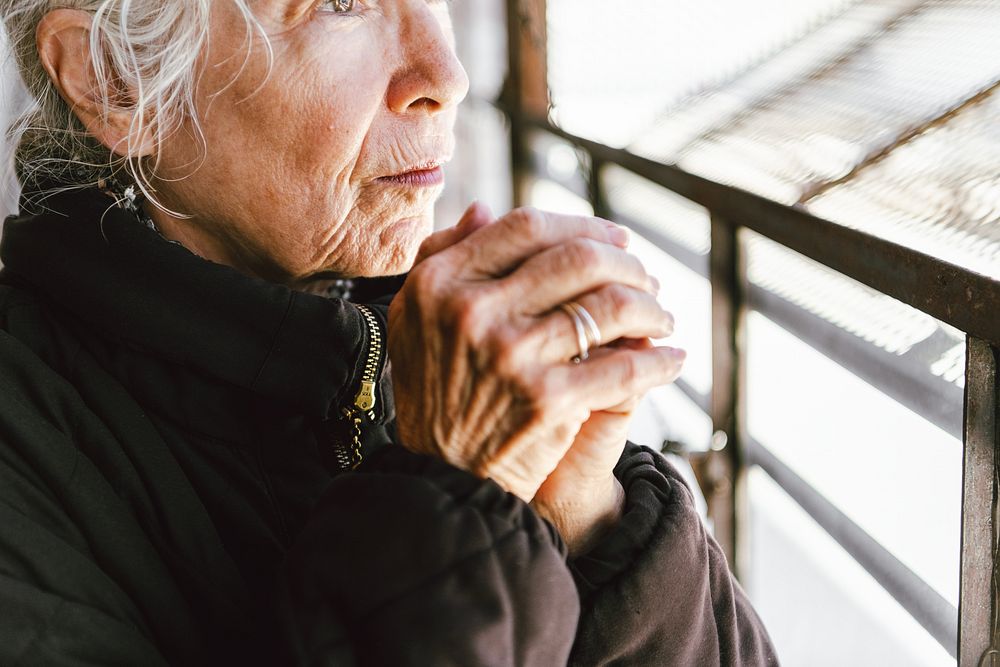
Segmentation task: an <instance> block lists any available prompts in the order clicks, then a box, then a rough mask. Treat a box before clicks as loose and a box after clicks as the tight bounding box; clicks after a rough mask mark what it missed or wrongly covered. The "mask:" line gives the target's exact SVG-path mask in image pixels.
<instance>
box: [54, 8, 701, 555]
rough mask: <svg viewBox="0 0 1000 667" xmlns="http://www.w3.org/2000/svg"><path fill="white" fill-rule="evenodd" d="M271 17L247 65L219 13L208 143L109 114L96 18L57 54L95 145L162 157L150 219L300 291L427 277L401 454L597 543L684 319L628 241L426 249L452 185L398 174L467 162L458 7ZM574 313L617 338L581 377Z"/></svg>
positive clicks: (395, 323) (67, 33) (538, 219)
mask: <svg viewBox="0 0 1000 667" xmlns="http://www.w3.org/2000/svg"><path fill="white" fill-rule="evenodd" d="M251 4H252V6H253V9H254V11H255V13H256V15H257V16H258V18H259V20H260V23H261V26H262V28H263V30H264V32H265V33H266V34H267V37H268V40H269V42H270V44H271V48H272V53H273V61H270V62H269V60H268V58H267V51H266V49H265V48H264V46H263V45H262V44H261V43H260V40H259V39H258V40H257V41H256V43H255V44H254V45H253V48H252V49H251V50H250V52H249V55H247V51H246V47H247V42H246V26H245V23H244V20H243V18H242V17H241V16H240V15H239V14H238V13H237V11H236V9H235V8H234V7H233V6H232V4H231V3H228V2H216V3H213V9H212V17H211V21H210V26H209V30H210V40H209V44H210V48H209V50H208V51H207V53H205V54H203V57H202V61H203V62H202V73H201V76H200V79H199V85H198V89H197V94H196V106H197V108H198V109H199V113H200V120H201V125H200V127H201V132H202V133H203V136H204V142H202V141H200V140H198V138H197V133H196V132H195V130H194V127H193V126H192V125H191V124H190V123H189V124H188V125H187V126H186V127H184V128H182V130H181V131H179V132H176V133H173V134H171V135H169V136H166V137H160V138H159V139H158V140H157V139H155V138H154V139H150V138H149V137H146V136H143V137H132V141H131V142H127V141H126V139H128V138H129V134H128V133H129V132H130V131H131V130H130V117H129V114H128V113H127V112H125V111H115V112H112V113H111V114H108V113H105V110H104V109H103V108H102V107H101V105H100V104H98V103H97V102H95V100H96V99H98V96H96V95H94V91H93V84H94V80H93V77H92V71H91V69H90V67H89V65H88V61H87V53H88V50H87V40H88V32H89V28H90V21H91V18H92V17H91V15H90V14H88V13H87V12H82V11H77V10H70V9H60V10H55V11H53V12H51V13H50V14H48V15H47V16H46V17H45V19H44V20H43V21H42V23H41V24H40V25H39V28H38V31H37V37H38V46H39V52H40V55H41V56H42V61H43V64H44V65H45V67H46V69H47V71H48V73H49V75H50V77H51V78H52V80H53V81H54V82H55V84H56V86H57V87H58V88H59V90H60V93H61V94H62V95H63V97H64V99H66V100H67V101H68V102H69V103H70V104H71V105H72V106H73V109H74V111H75V113H76V114H77V115H78V117H79V118H80V120H81V121H82V122H83V123H84V125H85V126H86V127H87V129H88V131H89V132H90V133H91V134H93V135H94V136H95V137H97V138H98V139H99V140H100V141H101V142H103V143H104V144H105V145H106V146H108V147H109V148H110V149H112V150H115V151H118V150H121V147H122V146H127V145H131V146H133V150H135V151H136V152H135V153H134V154H133V156H134V157H138V158H145V159H147V161H148V162H149V163H150V164H153V163H154V160H153V159H152V158H154V157H155V158H156V159H155V165H156V167H155V172H154V174H155V182H154V184H155V187H156V191H157V194H158V197H159V200H160V202H161V203H162V205H163V206H164V208H157V207H154V206H150V205H147V207H146V208H147V213H149V215H150V216H151V217H152V218H153V219H154V221H155V222H156V224H157V227H158V228H159V229H160V231H161V233H163V234H164V235H165V236H166V237H168V238H171V239H173V240H177V241H179V242H180V243H182V244H183V245H185V246H186V247H188V248H189V249H191V250H192V251H193V252H195V253H197V254H199V255H201V256H202V257H205V258H206V259H209V260H212V261H215V262H218V263H222V264H227V265H230V266H233V267H235V268H237V269H238V270H240V271H242V272H244V273H246V274H248V275H252V276H258V277H262V278H265V279H267V280H271V281H274V282H279V283H284V284H287V285H290V286H293V287H296V288H299V289H307V288H309V286H310V285H312V284H314V283H316V282H317V281H318V280H321V279H326V278H329V277H337V276H379V275H390V274H396V273H402V272H404V271H406V270H408V269H410V267H411V266H412V267H413V271H412V273H411V275H410V278H409V280H408V281H407V282H406V285H405V286H404V288H403V290H402V292H401V293H400V295H399V297H398V298H397V299H396V301H395V302H394V303H393V306H392V308H391V310H390V322H389V326H390V328H389V354H390V359H391V362H392V367H393V378H394V382H395V389H394V391H395V398H396V404H397V411H398V415H399V424H400V433H401V435H402V442H403V445H404V446H406V447H409V448H411V449H413V450H415V451H419V452H423V453H426V454H431V455H434V456H439V457H442V458H444V459H445V460H447V461H449V462H450V463H452V464H454V465H456V466H458V467H460V468H463V469H466V470H469V471H471V472H472V473H474V474H477V475H480V476H482V477H490V478H493V479H495V480H496V481H497V482H498V483H500V484H501V485H502V486H503V487H504V488H506V489H508V490H509V491H511V492H512V493H515V494H517V495H518V496H520V497H521V498H523V499H524V500H526V501H532V502H533V503H534V506H535V507H536V509H537V510H538V511H539V512H540V513H541V514H543V515H544V516H546V517H547V518H549V519H550V520H551V521H552V522H553V523H554V524H555V525H556V527H557V528H558V529H559V530H560V531H561V532H562V534H563V536H564V537H565V538H566V540H567V542H568V543H569V545H570V548H571V550H572V551H575V552H580V551H582V550H585V549H586V548H587V546H588V545H589V544H590V543H591V542H592V541H593V540H594V539H595V537H596V536H598V535H599V533H600V532H601V530H603V528H604V527H606V526H608V525H610V524H612V523H613V522H614V521H615V519H616V518H617V516H618V515H619V513H620V511H621V506H622V490H621V487H620V486H619V485H618V484H617V482H616V481H615V480H614V477H613V476H612V474H611V470H612V468H613V466H614V464H615V462H616V461H617V459H618V457H619V455H620V454H621V451H622V448H623V447H624V443H625V433H626V430H627V427H628V422H629V418H630V416H631V409H632V407H634V405H635V402H636V398H637V397H638V396H640V395H641V394H642V393H643V392H645V391H646V390H647V389H649V388H650V387H652V386H654V385H657V384H662V383H666V382H670V381H672V380H673V379H674V378H675V377H676V375H677V373H678V372H679V369H680V366H681V363H682V361H683V354H682V353H679V351H674V350H671V349H670V348H661V349H655V348H652V347H651V346H650V345H649V343H648V338H649V337H661V336H664V335H668V334H669V333H670V331H671V330H672V326H673V321H672V318H671V317H670V315H669V314H668V313H666V312H664V311H663V310H662V309H661V308H660V307H659V305H658V304H657V303H656V301H655V298H654V296H653V293H655V291H656V286H655V284H654V283H653V281H652V280H651V279H650V278H649V276H648V275H647V274H646V272H645V271H644V270H643V268H642V267H641V265H640V264H639V263H638V261H637V260H635V259H634V258H633V257H631V256H629V255H628V254H627V253H626V252H625V251H624V250H623V248H624V246H625V245H627V237H626V235H625V234H624V232H623V230H620V229H618V228H617V227H616V226H614V225H611V224H610V223H606V222H604V221H601V220H597V219H595V218H579V217H568V216H555V215H551V214H542V213H539V212H537V211H531V210H518V211H514V212H511V213H509V214H507V215H505V216H501V217H500V218H499V219H498V220H496V219H494V216H493V215H492V214H491V213H489V212H488V211H486V210H485V209H483V208H482V207H477V206H473V207H472V208H470V210H469V211H468V212H467V214H466V216H465V217H464V218H463V220H462V221H461V223H460V224H459V225H457V226H456V227H454V228H452V229H449V230H446V231H444V232H440V233H438V234H435V235H432V236H430V237H429V238H428V235H429V234H430V232H431V229H432V227H433V204H434V201H435V200H436V198H437V197H438V196H439V194H440V192H441V188H442V184H441V183H440V182H437V181H435V182H422V183H419V184H417V183H415V182H413V181H406V180H405V179H404V180H400V178H399V176H400V175H405V174H406V173H411V172H412V171H413V170H414V169H417V168H423V167H426V166H428V165H438V164H442V163H444V162H446V161H447V160H448V159H449V158H450V156H451V152H452V149H453V142H454V135H453V125H454V120H455V109H456V106H457V105H458V103H459V102H460V101H461V100H462V98H463V97H464V96H465V94H466V93H467V90H468V80H467V78H466V74H465V72H464V70H463V69H462V67H461V65H460V64H459V63H458V61H457V59H456V57H455V53H454V35H453V33H452V27H451V22H450V18H449V15H448V9H447V4H446V3H445V2H444V1H443V0H368V1H367V2H363V1H361V0H358V2H357V3H356V5H357V6H356V8H355V9H353V10H352V11H350V12H347V13H339V12H337V11H336V10H335V7H334V5H333V3H332V2H324V1H317V0H308V1H305V0H259V1H258V2H254V3H251ZM165 209H166V210H165ZM425 239H426V241H425ZM421 243H423V245H422V246H421ZM418 251H419V256H418ZM570 299H576V300H577V301H579V302H580V303H581V304H582V305H583V306H584V307H585V308H587V310H588V311H589V312H591V313H592V314H593V316H594V319H595V320H596V321H597V323H598V325H599V327H600V329H601V331H602V332H603V334H604V337H603V340H602V341H601V343H602V345H603V347H601V349H598V350H595V351H594V354H593V357H592V359H590V360H588V361H586V362H584V363H582V364H580V365H578V366H575V365H573V364H570V363H568V361H567V360H568V359H569V358H570V357H572V356H573V355H574V354H576V353H577V349H576V345H577V342H576V336H575V330H574V328H573V325H572V322H571V320H570V319H569V317H567V316H566V314H565V313H563V312H561V311H559V310H554V309H556V308H557V306H558V305H559V304H560V303H563V302H565V301H567V300H570Z"/></svg>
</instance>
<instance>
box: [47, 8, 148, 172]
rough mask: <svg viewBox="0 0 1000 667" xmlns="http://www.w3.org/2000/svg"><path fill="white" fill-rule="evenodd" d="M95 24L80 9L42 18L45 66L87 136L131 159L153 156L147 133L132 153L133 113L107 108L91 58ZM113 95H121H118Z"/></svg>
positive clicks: (113, 94)
mask: <svg viewBox="0 0 1000 667" xmlns="http://www.w3.org/2000/svg"><path fill="white" fill-rule="evenodd" d="M92 25H93V15H92V14H90V13H88V12H85V11H82V10H79V9H55V10H53V11H51V12H49V13H48V14H46V15H45V16H43V17H42V20H41V21H39V23H38V27H37V28H36V30H35V46H36V48H37V49H38V56H39V58H40V59H41V63H42V67H44V68H45V71H46V72H47V73H48V75H49V78H50V79H52V83H53V84H55V87H56V89H57V90H58V91H59V94H60V95H61V96H62V98H63V99H64V100H65V101H66V103H67V104H68V105H69V106H70V108H71V109H72V110H73V113H74V114H76V117H77V118H79V119H80V122H82V123H83V126H84V127H85V128H86V129H87V132H88V133H89V134H91V135H92V136H93V137H94V138H96V139H97V140H98V141H99V142H101V144H103V145H104V146H106V147H107V148H108V150H110V151H112V152H113V153H116V154H118V155H122V156H127V157H143V156H146V155H151V154H152V153H153V151H154V142H153V138H152V134H153V133H152V132H151V131H150V130H148V129H147V130H146V131H145V132H144V133H143V136H142V137H141V138H137V137H132V148H131V151H130V150H129V134H130V133H131V131H132V128H131V122H132V112H130V111H128V110H127V109H121V108H118V107H116V106H114V105H112V106H111V107H110V108H109V109H107V110H106V109H105V108H104V104H103V103H102V97H103V96H102V95H101V94H100V91H98V90H97V78H96V76H95V74H94V65H93V62H92V61H91V59H90V30H91V26H92ZM125 92H126V93H127V91H125ZM109 94H110V96H111V98H112V99H116V98H120V97H121V94H120V93H117V94H116V91H109Z"/></svg>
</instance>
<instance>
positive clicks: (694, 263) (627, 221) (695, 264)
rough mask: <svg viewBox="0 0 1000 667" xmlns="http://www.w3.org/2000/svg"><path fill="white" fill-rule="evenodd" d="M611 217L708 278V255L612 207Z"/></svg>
mask: <svg viewBox="0 0 1000 667" xmlns="http://www.w3.org/2000/svg"><path fill="white" fill-rule="evenodd" d="M611 219H612V220H613V221H614V222H617V223H618V224H619V225H624V226H625V227H629V228H631V229H633V230H635V231H636V232H638V234H639V235H640V236H642V237H643V238H645V239H646V240H647V241H649V242H650V243H652V244H653V245H655V246H656V247H658V248H659V249H660V250H662V251H663V252H665V253H667V254H668V255H670V256H671V257H672V258H674V259H675V260H677V261H678V262H680V263H681V264H683V265H684V266H686V267H687V268H689V269H691V270H692V271H694V272H695V273H697V274H698V275H699V276H701V277H702V278H705V279H708V255H702V254H700V253H697V252H695V251H694V250H691V249H690V248H688V247H686V246H683V245H681V244H680V243H678V242H677V241H675V240H673V239H672V238H670V237H669V236H667V235H666V234H664V233H663V232H661V231H659V230H657V229H656V228H655V227H652V226H650V225H647V224H646V223H644V222H642V221H640V220H636V219H635V218H633V217H631V216H627V215H622V214H620V213H615V212H614V210H613V209H612V214H611Z"/></svg>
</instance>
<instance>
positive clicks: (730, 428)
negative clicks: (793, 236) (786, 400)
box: [696, 215, 746, 575]
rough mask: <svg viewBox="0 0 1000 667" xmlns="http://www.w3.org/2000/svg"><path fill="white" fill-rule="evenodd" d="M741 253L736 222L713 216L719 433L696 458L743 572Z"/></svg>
mask: <svg viewBox="0 0 1000 667" xmlns="http://www.w3.org/2000/svg"><path fill="white" fill-rule="evenodd" d="M744 273H745V272H744V271H743V266H742V253H741V251H740V243H739V237H738V229H737V227H736V226H735V225H733V224H731V223H730V222H729V221H727V220H723V219H722V218H719V217H718V216H714V215H713V216H712V249H711V253H710V255H709V278H710V280H711V283H712V401H711V417H712V424H713V428H714V429H715V435H714V436H713V437H712V449H711V451H710V452H709V453H708V454H706V455H705V456H704V457H702V458H701V460H699V461H697V462H696V463H697V470H698V477H699V482H700V483H701V485H702V490H703V491H704V493H705V498H706V500H707V502H708V515H709V518H710V519H711V520H712V523H713V525H714V527H715V538H716V540H718V542H719V545H720V546H721V547H722V549H723V551H724V552H725V554H726V557H727V558H728V559H729V565H730V567H731V568H732V569H733V571H734V572H735V573H736V574H737V575H739V573H740V571H741V570H742V569H743V565H744V563H743V562H742V561H743V560H744V558H743V557H742V554H741V548H740V540H739V538H738V528H739V523H740V521H739V519H740V510H741V508H742V506H743V505H744V503H741V502H740V496H741V494H742V492H743V491H742V486H743V485H742V484H741V481H740V478H741V476H742V474H743V465H744V464H743V451H742V444H743V440H744V434H743V432H742V429H743V421H744V420H743V419H742V415H741V409H742V396H743V391H742V389H743V385H744V382H743V366H744V365H743V363H742V358H741V352H742V350H743V347H744V346H743V341H742V335H743V329H744V327H743V320H744V311H745V294H746V290H745V288H744V284H743V281H744Z"/></svg>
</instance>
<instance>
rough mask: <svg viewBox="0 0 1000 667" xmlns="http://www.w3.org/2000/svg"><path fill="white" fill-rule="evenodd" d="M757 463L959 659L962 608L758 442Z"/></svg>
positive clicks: (749, 453) (752, 451)
mask: <svg viewBox="0 0 1000 667" xmlns="http://www.w3.org/2000/svg"><path fill="white" fill-rule="evenodd" d="M746 461H747V464H748V465H758V466H760V467H761V468H762V469H763V470H764V472H766V473H767V474H768V476H769V477H770V478H771V479H773V480H774V481H775V482H776V483H777V484H778V486H780V487H781V488H782V489H784V491H785V493H787V494H788V495H789V496H790V497H791V498H792V499H793V500H794V501H795V502H796V503H798V505H799V506H800V507H801V508H802V509H803V510H805V511H806V513H807V514H808V515H809V516H811V517H812V518H813V520H814V521H815V522H816V523H817V524H819V525H820V527H821V528H823V530H825V531H826V532H827V533H828V534H829V535H830V537H832V538H833V539H834V540H835V541H836V542H837V544H839V545H840V546H841V547H843V548H844V550H845V551H846V552H847V553H849V554H850V555H851V557H853V558H854V560H856V561H857V562H858V564H859V565H861V567H863V568H864V569H865V570H866V571H867V572H868V574H870V575H871V576H872V578H873V579H875V581H877V582H878V583H879V585H880V586H882V588H884V589H885V590H886V592H887V593H889V595H891V596H892V597H893V599H895V600H896V602H898V603H899V604H900V606H902V607H903V609H905V610H906V611H907V612H908V613H909V614H910V616H912V617H913V618H914V620H916V621H917V622H918V623H919V624H920V625H921V626H922V627H923V628H924V629H925V630H926V631H927V632H928V633H929V634H930V635H931V636H932V637H934V639H935V640H937V642H938V643H939V644H941V646H943V647H944V649H945V650H946V651H948V654H949V655H951V656H952V657H953V658H955V657H957V655H958V610H957V609H955V607H954V606H952V604H951V603H949V602H948V601H947V600H945V599H944V598H943V597H941V594H940V593H938V592H937V591H936V590H934V589H933V588H931V586H930V585H929V584H927V582H925V581H924V580H923V579H921V578H920V577H918V576H917V575H916V574H915V573H914V572H913V571H912V570H911V569H910V568H908V567H907V566H906V565H904V564H903V563H902V562H900V561H899V559H898V558H896V557H895V556H893V555H892V554H891V553H890V552H889V551H888V550H887V549H886V548H885V547H883V546H882V545H881V544H879V543H878V542H877V541H876V540H875V539H874V538H873V537H872V536H871V535H869V534H868V533H867V532H865V531H864V530H863V529H862V528H861V527H860V526H858V525H857V524H856V523H854V522H853V521H852V520H851V519H850V518H849V517H848V516H847V515H846V514H844V513H843V512H841V511H840V510H839V509H837V507H836V506H834V505H833V503H831V502H830V501H829V500H827V499H826V498H824V497H823V496H822V495H821V494H820V493H819V492H817V491H816V490H815V489H814V488H813V487H812V486H810V485H809V483H808V482H806V481H805V480H803V479H802V478H801V477H799V476H798V474H796V473H795V472H794V471H793V470H792V469H791V468H789V467H788V466H787V465H785V464H784V463H783V462H781V461H780V460H779V459H778V457H776V456H775V455H774V454H772V453H771V452H770V451H769V450H768V449H767V448H766V447H764V446H763V445H762V444H760V443H759V442H757V441H755V440H753V439H749V441H748V442H747V443H746Z"/></svg>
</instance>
